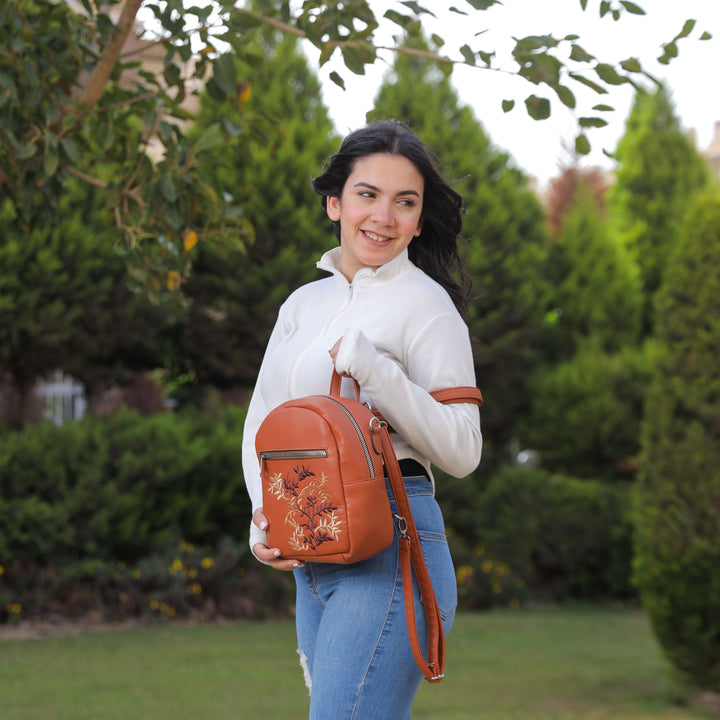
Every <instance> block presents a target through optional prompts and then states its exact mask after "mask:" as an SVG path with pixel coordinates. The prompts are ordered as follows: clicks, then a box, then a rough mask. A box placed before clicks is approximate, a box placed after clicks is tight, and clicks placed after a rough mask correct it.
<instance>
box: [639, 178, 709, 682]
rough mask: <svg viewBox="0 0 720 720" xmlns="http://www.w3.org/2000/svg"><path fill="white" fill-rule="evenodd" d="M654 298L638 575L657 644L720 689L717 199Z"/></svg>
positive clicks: (698, 207) (693, 225)
mask: <svg viewBox="0 0 720 720" xmlns="http://www.w3.org/2000/svg"><path fill="white" fill-rule="evenodd" d="M683 231H684V232H683V234H682V241H681V244H680V245H679V247H678V248H677V251H676V252H675V254H674V255H673V256H672V262H671V263H670V264H669V265H668V267H667V271H666V273H665V277H664V280H663V284H662V286H661V288H660V290H659V292H658V296H657V342H658V345H659V348H660V351H661V356H660V361H659V363H658V365H657V368H656V370H655V375H654V378H653V382H652V386H651V389H650V392H649V395H648V400H647V412H646V416H645V422H644V430H643V453H642V456H641V467H640V478H639V482H638V485H637V486H636V493H637V494H636V503H635V520H636V522H635V524H636V554H635V576H636V581H637V584H638V586H639V589H640V593H641V597H642V600H643V604H644V606H645V608H646V610H647V612H648V615H649V616H650V619H651V622H652V625H653V629H654V631H655V634H656V635H657V637H658V640H659V642H660V645H661V647H662V649H663V651H664V652H665V654H666V655H667V657H668V658H669V660H670V661H671V662H672V664H673V665H674V666H675V668H676V669H677V670H679V671H680V672H681V673H683V674H684V675H685V676H686V677H687V679H689V680H690V682H691V683H692V684H694V685H696V686H699V687H701V688H705V689H707V690H714V691H715V692H720V523H719V522H718V516H719V513H720V374H719V373H718V357H720V193H719V192H718V190H717V189H713V190H712V191H708V192H706V193H704V194H702V195H701V196H700V197H699V198H697V199H696V200H695V201H694V202H693V203H692V211H691V213H690V215H689V217H688V220H687V222H686V224H685V225H684V226H683Z"/></svg>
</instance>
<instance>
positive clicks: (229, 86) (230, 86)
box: [212, 53, 237, 96]
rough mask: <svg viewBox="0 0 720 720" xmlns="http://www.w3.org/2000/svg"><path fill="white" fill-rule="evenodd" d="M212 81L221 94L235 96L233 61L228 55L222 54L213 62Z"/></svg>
mask: <svg viewBox="0 0 720 720" xmlns="http://www.w3.org/2000/svg"><path fill="white" fill-rule="evenodd" d="M212 64H213V80H214V81H215V83H216V84H217V86H218V88H219V89H220V90H221V91H222V93H223V94H224V95H225V96H227V95H230V96H232V95H234V94H235V86H236V82H237V80H236V73H235V61H234V59H233V56H232V55H231V54H230V53H224V54H223V55H220V57H217V58H215V59H214V60H213V63H212Z"/></svg>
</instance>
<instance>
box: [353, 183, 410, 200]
mask: <svg viewBox="0 0 720 720" xmlns="http://www.w3.org/2000/svg"><path fill="white" fill-rule="evenodd" d="M353 187H364V188H367V189H368V190H372V191H373V192H380V188H379V187H376V186H375V185H372V184H371V183H368V182H364V181H363V180H360V181H359V182H356V183H355V184H354V185H353ZM395 194H396V196H397V195H415V196H416V197H420V193H419V192H418V191H417V190H401V191H400V192H398V193H395Z"/></svg>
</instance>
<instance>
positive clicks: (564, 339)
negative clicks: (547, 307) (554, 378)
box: [548, 176, 642, 357]
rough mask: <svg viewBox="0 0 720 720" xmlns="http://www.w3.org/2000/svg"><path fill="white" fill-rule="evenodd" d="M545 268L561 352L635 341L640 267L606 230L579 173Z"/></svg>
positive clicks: (607, 348) (610, 348) (615, 346)
mask: <svg viewBox="0 0 720 720" xmlns="http://www.w3.org/2000/svg"><path fill="white" fill-rule="evenodd" d="M548 268H549V270H548V275H549V277H550V280H551V282H552V286H553V288H554V291H553V305H554V308H555V309H556V312H557V323H556V328H555V336H556V337H557V340H558V341H559V342H560V343H561V345H562V347H561V348H560V350H559V354H560V355H561V356H564V357H568V356H570V355H572V354H573V353H574V352H575V350H576V349H577V347H578V345H580V344H585V345H588V344H589V345H592V346H593V347H594V348H595V349H596V350H600V351H614V350H619V349H620V348H622V347H624V346H632V345H635V344H636V343H637V341H638V339H639V332H640V316H641V312H642V291H641V288H640V280H639V277H638V269H637V266H636V264H635V261H634V259H633V258H632V257H630V255H629V253H628V251H627V249H626V248H625V247H624V246H623V245H621V244H620V243H619V242H618V241H617V240H616V239H615V237H614V236H613V235H612V234H611V233H610V231H609V228H608V225H607V222H606V221H605V218H604V217H603V215H602V213H601V210H600V207H599V205H598V202H597V199H596V196H595V193H594V192H593V189H592V187H591V186H590V184H589V183H588V182H586V181H585V180H584V179H583V177H582V176H580V177H579V178H578V182H577V185H576V187H575V190H574V192H573V198H572V205H571V207H570V208H569V209H568V211H567V215H566V216H565V218H564V220H563V221H562V225H561V229H560V233H559V235H558V237H557V239H556V240H555V242H554V243H553V245H552V248H551V251H550V257H549V263H548Z"/></svg>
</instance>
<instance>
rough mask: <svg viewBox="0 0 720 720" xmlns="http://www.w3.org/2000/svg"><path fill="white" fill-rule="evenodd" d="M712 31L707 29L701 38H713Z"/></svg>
mask: <svg viewBox="0 0 720 720" xmlns="http://www.w3.org/2000/svg"><path fill="white" fill-rule="evenodd" d="M712 37H713V36H712V33H709V32H708V31H707V30H705V32H703V34H702V35H701V36H700V39H701V40H712Z"/></svg>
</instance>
